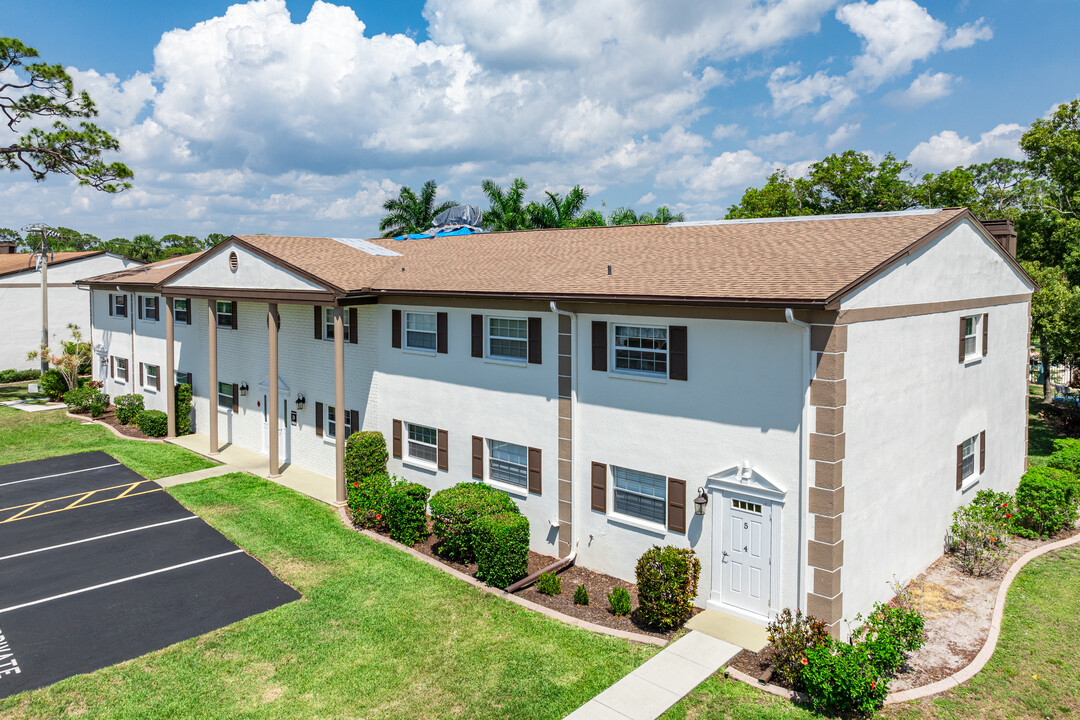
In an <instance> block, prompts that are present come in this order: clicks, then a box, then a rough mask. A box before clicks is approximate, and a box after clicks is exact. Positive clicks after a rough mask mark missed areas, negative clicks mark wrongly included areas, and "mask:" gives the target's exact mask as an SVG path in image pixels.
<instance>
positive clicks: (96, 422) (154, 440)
mask: <svg viewBox="0 0 1080 720" xmlns="http://www.w3.org/2000/svg"><path fill="white" fill-rule="evenodd" d="M64 414H65V415H67V416H68V417H69V418H71V419H72V420H81V421H82V422H83V423H85V424H87V425H100V426H102V427H104V428H108V429H109V431H110V432H112V434H113V435H115V436H116V437H118V438H120V439H121V440H136V441H138V442H148V443H164V442H165V441H164V440H163V439H160V438H140V437H132V436H130V435H125V434H123V433H122V432H120V431H119V430H117V429H116V428H114V427H113V426H112V425H110V424H109V423H104V422H101V421H100V420H95V419H93V418H89V417H86V416H85V415H73V414H71V413H69V412H66V413H64Z"/></svg>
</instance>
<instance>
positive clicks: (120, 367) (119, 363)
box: [113, 358, 128, 382]
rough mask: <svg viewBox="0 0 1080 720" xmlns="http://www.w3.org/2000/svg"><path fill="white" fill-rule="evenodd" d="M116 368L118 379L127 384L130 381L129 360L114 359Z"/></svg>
mask: <svg viewBox="0 0 1080 720" xmlns="http://www.w3.org/2000/svg"><path fill="white" fill-rule="evenodd" d="M113 360H114V362H115V367H116V379H117V380H123V381H124V382H127V379H128V364H127V358H113Z"/></svg>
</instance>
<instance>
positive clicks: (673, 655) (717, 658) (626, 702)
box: [566, 630, 742, 720]
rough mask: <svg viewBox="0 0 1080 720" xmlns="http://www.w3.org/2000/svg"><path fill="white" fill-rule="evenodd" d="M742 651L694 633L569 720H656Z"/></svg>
mask: <svg viewBox="0 0 1080 720" xmlns="http://www.w3.org/2000/svg"><path fill="white" fill-rule="evenodd" d="M740 650H742V648H740V647H739V646H737V645H732V644H731V643H729V642H725V641H724V640H719V639H717V638H714V637H710V636H708V635H706V634H704V633H701V632H698V631H697V630H691V631H690V632H689V633H688V634H686V635H684V636H683V637H681V638H679V639H678V640H676V641H675V642H673V643H672V644H670V645H668V646H667V647H666V648H664V649H663V650H661V651H660V652H659V653H658V654H657V655H654V656H653V657H652V659H650V660H649V661H648V662H646V663H645V664H644V665H642V666H641V667H639V668H638V669H637V670H635V671H633V672H632V673H630V674H629V675H627V676H626V677H624V678H623V679H622V680H620V681H619V682H617V683H615V684H614V685H612V686H611V687H609V688H608V689H607V690H605V691H604V692H602V693H600V694H599V695H597V696H596V697H594V698H593V699H592V700H590V701H589V702H587V703H585V704H584V705H582V706H581V707H580V708H578V709H577V710H575V711H574V712H573V713H571V714H570V715H568V716H567V718H566V720H655V718H658V717H660V716H661V715H663V714H664V713H665V712H667V710H668V708H670V707H671V706H672V705H674V704H675V703H677V702H679V700H682V699H683V697H685V696H686V695H687V694H688V693H689V692H690V691H691V690H693V689H694V688H696V687H697V686H698V685H700V684H701V683H703V682H705V680H706V679H707V678H708V677H709V676H710V675H712V674H713V673H715V672H716V671H717V670H719V669H720V668H721V667H723V666H724V665H725V664H727V663H728V662H730V661H731V659H732V658H733V657H735V656H736V655H738V654H739V651H740Z"/></svg>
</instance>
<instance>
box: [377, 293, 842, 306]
mask: <svg viewBox="0 0 1080 720" xmlns="http://www.w3.org/2000/svg"><path fill="white" fill-rule="evenodd" d="M370 292H373V293H376V294H378V295H387V296H409V295H413V296H430V297H442V298H477V299H484V300H488V299H504V300H534V301H537V302H604V303H642V304H650V305H709V306H718V307H738V308H764V309H772V310H779V309H783V308H789V307H790V308H795V309H797V310H824V309H826V304H827V302H828V301H827V300H808V299H805V298H777V299H772V300H761V299H754V298H717V297H695V296H691V295H671V296H666V295H614V294H606V295H589V294H572V293H521V292H475V291H464V290H415V289H414V290H382V289H377V290H370ZM558 312H562V311H558Z"/></svg>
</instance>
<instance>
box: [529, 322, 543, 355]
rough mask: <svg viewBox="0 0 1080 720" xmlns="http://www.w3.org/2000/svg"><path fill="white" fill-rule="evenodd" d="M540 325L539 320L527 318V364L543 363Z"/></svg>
mask: <svg viewBox="0 0 1080 720" xmlns="http://www.w3.org/2000/svg"><path fill="white" fill-rule="evenodd" d="M542 327H543V326H542V325H541V322H540V318H538V317H531V318H529V362H530V363H533V364H534V365H539V364H540V363H541V362H542V361H543V357H544V353H543V346H542V344H541V343H542V342H543V341H542V339H541V338H542V337H543V334H542V333H541V329H542Z"/></svg>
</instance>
